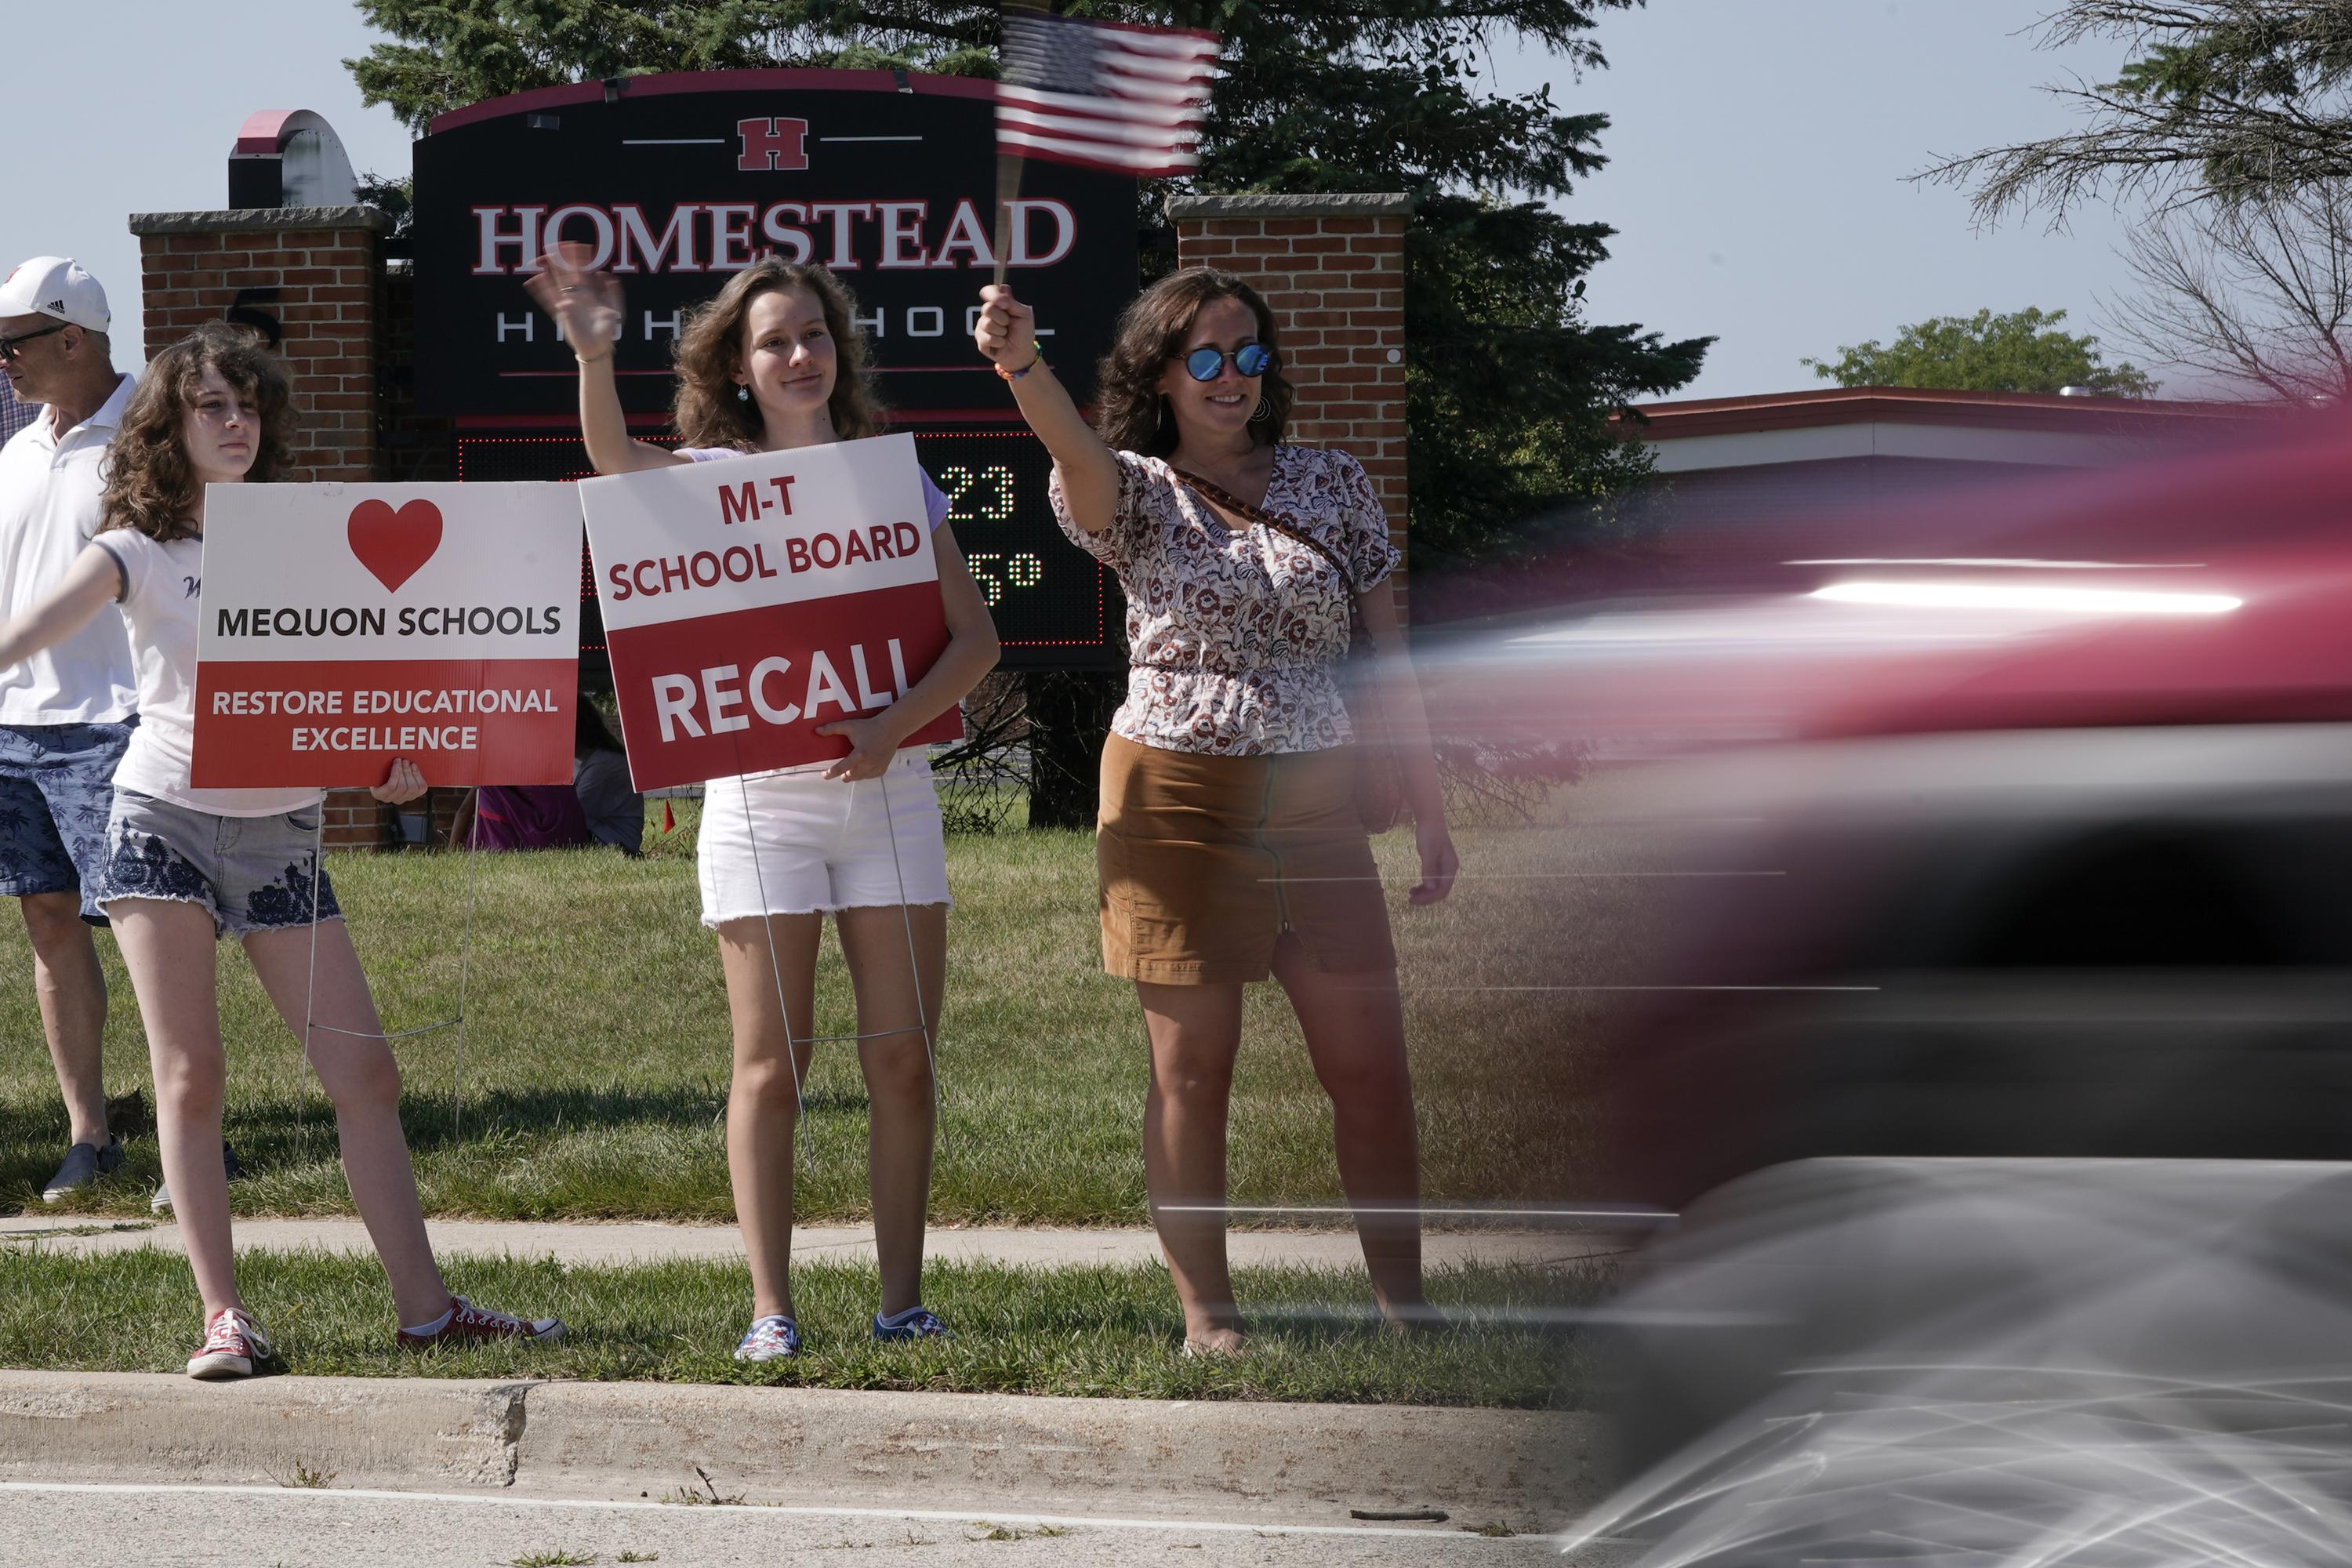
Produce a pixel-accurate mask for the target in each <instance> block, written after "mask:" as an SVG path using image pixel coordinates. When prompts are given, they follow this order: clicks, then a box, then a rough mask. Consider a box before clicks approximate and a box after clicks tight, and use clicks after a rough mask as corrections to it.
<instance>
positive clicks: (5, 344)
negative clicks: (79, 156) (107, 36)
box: [0, 321, 1246, 375]
mask: <svg viewBox="0 0 2352 1568" xmlns="http://www.w3.org/2000/svg"><path fill="white" fill-rule="evenodd" d="M72 325H73V323H72V322H71V321H59V322H58V324H57V325H56V326H54V327H42V328H40V329H39V330H38V331H30V332H18V333H17V334H16V336H15V337H13V338H0V360H5V361H7V362H8V363H12V364H13V363H16V356H17V355H18V354H19V353H23V352H24V347H25V345H26V343H29V342H32V341H33V340H34V339H35V338H46V337H47V336H48V335H49V334H50V333H51V332H62V331H65V330H66V329H67V328H68V327H70V326H72ZM1209 374H1212V375H1214V374H1216V373H1215V372H1214V371H1211V372H1210V373H1209ZM1244 374H1246V373H1244Z"/></svg>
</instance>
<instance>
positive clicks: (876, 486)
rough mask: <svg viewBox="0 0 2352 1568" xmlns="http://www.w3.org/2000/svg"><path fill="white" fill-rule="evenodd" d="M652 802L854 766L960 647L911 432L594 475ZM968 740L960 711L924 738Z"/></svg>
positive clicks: (608, 628) (615, 642) (611, 634)
mask: <svg viewBox="0 0 2352 1568" xmlns="http://www.w3.org/2000/svg"><path fill="white" fill-rule="evenodd" d="M580 500H581V505H582V509H583V510H584V512H585V513H586V515H587V519H588V548H589V552H590V554H591V555H592V556H593V559H594V562H595V574H596V592H597V594H598V595H599V596H600V598H601V600H602V603H603V606H604V631H605V636H606V639H607V642H608V646H609V647H611V649H612V655H613V685H614V689H615V691H616V693H617V694H618V696H619V699H620V706H621V729H622V731H623V734H624V736H625V739H626V740H627V742H628V747H629V773H630V776H631V778H632V779H633V780H634V781H635V784H636V786H637V787H638V788H639V789H660V788H664V787H666V786H668V785H671V784H698V783H700V782H701V781H703V780H706V779H714V778H724V777H727V776H729V775H730V774H734V773H760V772H763V771H766V770H769V769H773V768H788V767H793V766H797V765H799V764H801V763H815V762H825V761H830V760H831V759H834V758H836V757H845V756H847V755H848V754H849V751H850V747H849V742H847V741H846V740H845V739H844V738H843V737H841V736H838V735H820V734H818V733H817V732H816V731H817V726H819V725H821V724H829V723H832V722H834V721H837V720H842V719H856V718H862V717H865V716H866V715H868V714H872V713H877V712H879V711H880V710H883V709H885V708H887V707H888V706H889V705H890V704H891V703H893V702H895V701H897V700H898V698H899V697H901V696H903V695H904V694H905V693H906V692H907V690H908V689H909V688H910V687H912V686H913V685H914V683H915V682H916V681H918V680H919V679H922V677H923V674H924V672H925V671H926V670H928V669H929V668H930V667H931V664H932V661H934V660H935V659H937V658H939V656H940V650H941V649H942V648H944V647H947V641H948V630H947V620H946V617H945V616H944V615H943V614H942V613H941V611H940V589H939V565H938V563H937V561H936V560H934V558H933V557H932V554H931V534H930V530H929V526H928V520H927V519H926V517H925V514H924V510H923V492H922V479H921V470H920V469H919V468H917V467H916V466H915V440H914V437H911V436H905V435H898V436H877V437H870V438H868V439H866V440H863V441H843V442H837V443H835V444H833V445H830V446H823V447H795V448H793V450H791V451H788V452H770V453H766V454H763V455H761V456H758V457H750V456H747V457H741V458H720V459H719V460H717V461H713V462H705V463H693V464H682V465H679V466H677V467H674V468H652V469H646V470H644V471H641V472H638V473H634V474H616V475H614V476H612V477H610V478H607V479H583V480H582V481H581V484H580ZM962 733H963V720H962V716H961V713H959V712H958V711H957V710H955V709H953V708H950V709H949V710H947V711H946V712H945V713H943V714H941V715H940V717H939V718H938V719H936V720H933V721H931V722H930V723H929V724H927V725H925V726H924V727H923V728H922V729H921V730H919V731H916V732H915V733H914V734H913V735H911V736H909V737H908V742H909V743H912V742H928V741H951V740H953V739H955V738H956V737H957V736H958V735H961V734H962Z"/></svg>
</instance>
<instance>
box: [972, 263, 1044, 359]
mask: <svg viewBox="0 0 2352 1568" xmlns="http://www.w3.org/2000/svg"><path fill="white" fill-rule="evenodd" d="M980 298H981V301H982V303H981V309H980V321H979V322H978V323H977V324H976V325H975V326H974V327H973V328H972V330H971V341H972V342H974V343H976V344H978V345H979V348H980V352H981V353H982V355H983V356H984V357H986V358H988V359H991V360H993V361H994V362H995V363H998V364H1001V365H1003V367H1004V368H1005V369H1007V370H1020V369H1022V368H1024V366H1026V365H1027V364H1028V363H1030V362H1031V361H1033V360H1034V359H1035V358H1036V357H1037V312H1036V311H1034V310H1031V309H1030V308H1029V307H1028V306H1026V305H1024V304H1023V303H1022V302H1021V301H1020V300H1016V299H1014V298H1013V286H1012V285H1011V284H1009V283H991V284H989V285H988V286H987V287H986V288H984V289H982V290H981V291H980Z"/></svg>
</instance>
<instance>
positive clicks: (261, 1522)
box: [0, 1482, 1560, 1568]
mask: <svg viewBox="0 0 2352 1568" xmlns="http://www.w3.org/2000/svg"><path fill="white" fill-rule="evenodd" d="M898 1506H903V1507H905V1508H906V1509H908V1510H909V1511H908V1512H906V1513H897V1512H893V1511H891V1510H892V1509H893V1508H894V1507H898ZM1463 1522H1464V1521H1448V1522H1447V1523H1444V1524H1428V1525H1415V1526H1387V1527H1382V1526H1366V1527H1363V1528H1360V1529H1344V1528H1335V1527H1329V1526H1322V1527H1303V1528H1286V1527H1284V1526H1282V1525H1279V1524H1268V1523H1266V1522H1265V1521H1255V1522H1251V1523H1234V1522H1229V1521H1217V1520H1208V1519H1204V1520H1199V1521H1169V1520H1149V1521H1117V1520H1110V1519H1081V1518H1065V1519H1058V1520H1053V1521H1044V1520H1039V1519H1036V1518H1034V1517H1025V1516H1012V1515H1007V1516H1003V1517H1000V1518H996V1519H985V1518H983V1517H982V1516H978V1515H962V1514H953V1515H943V1514H940V1513H935V1512H930V1511H929V1510H922V1509H921V1506H920V1501H919V1500H912V1499H907V1500H900V1499H888V1498H877V1499H876V1500H875V1506H874V1507H873V1508H872V1509H870V1510H853V1509H821V1510H820V1509H811V1510H790V1509H782V1508H761V1507H680V1506H677V1505H667V1504H661V1503H656V1502H611V1501H591V1500H582V1501H578V1502H572V1501H565V1500H520V1499H511V1500H510V1499H504V1498H493V1497H472V1496H467V1497H452V1496H436V1495H434V1494H429V1493H415V1494H396V1493H383V1492H373V1493H360V1492H351V1491H338V1490H336V1489H333V1488H332V1487H329V1488H328V1489H321V1490H305V1489H277V1488H268V1489H264V1488H246V1487H240V1488H228V1487H222V1488H140V1487H127V1486H126V1487H109V1486H89V1485H83V1486H61V1485H53V1484H49V1483H44V1482H8V1483H0V1560H5V1562H7V1563H9V1564H11V1568H88V1565H89V1563H110V1564H117V1565H120V1568H149V1565H154V1568H163V1565H165V1564H171V1565H173V1568H177V1565H179V1564H190V1565H195V1564H202V1565H205V1568H276V1565H278V1564H284V1565H285V1568H554V1565H556V1564H560V1563H561V1564H585V1563H594V1564H596V1565H597V1568H605V1565H606V1564H613V1563H625V1562H640V1563H655V1562H657V1563H661V1564H662V1568H702V1565H705V1564H713V1565H725V1568H751V1564H756V1563H778V1562H792V1563H828V1562H834V1561H842V1562H845V1563H855V1564H857V1565H858V1568H887V1565H899V1564H903V1565H907V1568H966V1565H968V1564H969V1565H974V1568H980V1565H985V1568H1023V1565H1032V1568H1034V1565H1045V1568H1064V1565H1076V1564H1097V1563H1102V1564H1143V1563H1150V1564H1152V1565H1154V1568H1171V1565H1174V1568H1182V1565H1183V1564H1184V1563H1188V1562H1191V1563H1202V1564H1204V1565H1205V1564H1210V1563H1214V1564H1217V1565H1219V1568H1224V1565H1226V1564H1234V1565H1237V1568H1261V1565H1263V1568H1388V1565H1391V1564H1407V1563H1411V1564H1434V1565H1437V1568H1455V1565H1457V1564H1458V1565H1460V1568H1525V1565H1528V1564H1533V1563H1558V1562H1559V1561H1560V1559H1559V1556H1558V1551H1559V1548H1558V1543H1557V1542H1556V1541H1554V1540H1552V1539H1550V1538H1548V1537H1544V1536H1538V1535H1523V1536H1517V1537H1510V1538H1496V1537H1482V1536H1479V1535H1475V1534H1472V1533H1469V1532H1468V1531H1465V1530H1464V1529H1463V1528H1462V1525H1463ZM833 1552H841V1553H844V1554H845V1555H844V1556H843V1557H842V1558H840V1559H835V1558H833V1557H832V1556H830V1555H829V1554H830V1553H833ZM624 1553H634V1556H624V1555H623V1554H624ZM804 1554H805V1555H804Z"/></svg>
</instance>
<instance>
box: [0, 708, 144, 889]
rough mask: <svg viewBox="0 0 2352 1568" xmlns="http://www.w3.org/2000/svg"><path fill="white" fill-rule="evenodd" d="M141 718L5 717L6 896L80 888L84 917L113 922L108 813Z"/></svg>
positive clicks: (1, 772) (1, 814) (1, 758)
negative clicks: (106, 866) (117, 773)
mask: <svg viewBox="0 0 2352 1568" xmlns="http://www.w3.org/2000/svg"><path fill="white" fill-rule="evenodd" d="M137 722H138V721H137V720H135V719H134V720H131V721H130V722H129V723H122V724H0V897H5V898H12V899H24V898H30V897H32V896H33V895H34V894H36V893H79V894H80V895H81V918H82V919H84V920H86V921H89V923H90V924H92V925H100V926H102V925H104V924H105V923H106V916H105V915H103V914H102V913H100V911H99V907H98V900H97V899H96V898H95V897H94V892H95V889H96V888H97V884H98V872H99V868H100V866H101V864H102V863H103V862H104V861H105V859H106V815H107V812H108V810H109V808H110V805H111V803H112V801H113V798H114V769H115V764H117V763H120V762H121V761H122V752H123V748H124V747H126V746H128V745H130V744H131V727H132V725H134V724H136V723H137Z"/></svg>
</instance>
